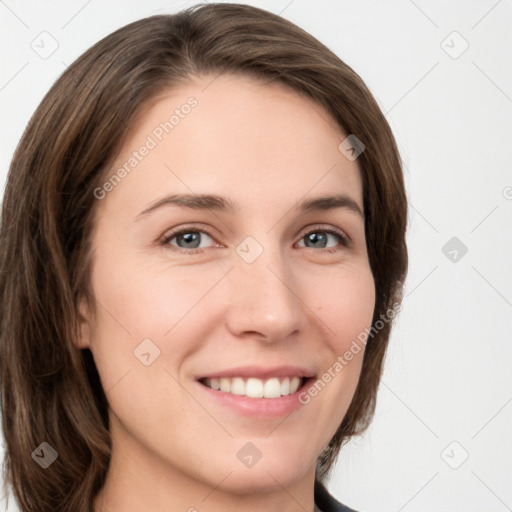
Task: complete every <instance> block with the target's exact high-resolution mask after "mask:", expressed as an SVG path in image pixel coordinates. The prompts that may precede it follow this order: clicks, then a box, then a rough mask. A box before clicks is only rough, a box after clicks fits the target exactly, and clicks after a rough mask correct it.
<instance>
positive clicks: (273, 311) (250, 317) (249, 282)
mask: <svg viewBox="0 0 512 512" xmlns="http://www.w3.org/2000/svg"><path fill="white" fill-rule="evenodd" d="M234 267H235V268H234V269H233V270H232V271H231V272H230V273H229V275H228V287H227V288H228V293H229V296H230V299H229V306H228V309H227V326H228V329H229V330H230V332H231V333H232V334H233V335H234V336H237V337H246V338H248V337H253V338H254V337H256V338H259V339H263V340H264V341H266V342H268V343H275V342H278V341H279V340H284V339H287V338H289V337H290V336H291V335H292V334H294V333H296V332H297V331H298V330H299V327H300V325H299V324H300V321H301V319H302V318H304V315H303V314H301V304H302V302H301V300H300V298H299V297H298V296H297V292H296V291H295V286H294V281H295V279H294V278H293V272H292V270H293V269H292V268H291V267H290V265H289V264H287V262H286V261H285V260H284V259H283V257H282V254H281V252H280V251H279V249H276V250H272V251H271V250H269V249H265V250H264V251H263V253H262V254H261V255H260V256H259V257H258V258H257V259H256V260H255V261H253V262H252V263H248V262H247V261H244V259H243V258H240V257H238V256H236V261H235V264H234Z"/></svg>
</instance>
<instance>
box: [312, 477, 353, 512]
mask: <svg viewBox="0 0 512 512" xmlns="http://www.w3.org/2000/svg"><path fill="white" fill-rule="evenodd" d="M315 503H316V505H317V507H318V508H319V509H320V510H321V511H322V512H356V511H355V510H353V509H351V508H348V507H347V506H345V505H343V504H342V503H340V502H339V501H337V500H335V499H334V498H333V497H332V496H331V495H330V494H329V491H328V490H327V488H326V487H325V485H324V484H323V483H322V482H320V481H319V480H315Z"/></svg>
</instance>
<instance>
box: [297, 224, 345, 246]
mask: <svg viewBox="0 0 512 512" xmlns="http://www.w3.org/2000/svg"><path fill="white" fill-rule="evenodd" d="M329 237H331V239H332V238H334V239H338V243H339V245H341V246H342V247H348V246H349V244H350V242H349V239H348V237H347V236H346V235H345V234H344V233H343V232H342V231H338V230H337V229H333V228H325V229H323V228H321V227H318V228H315V229H314V230H311V231H308V232H307V233H306V234H304V235H302V237H301V241H302V240H304V241H305V245H304V246H303V247H307V248H313V249H315V248H319V249H323V250H325V251H326V252H336V251H339V250H340V249H339V248H338V249H331V248H327V243H328V240H329ZM330 247H336V244H335V245H334V246H332V245H331V246H330Z"/></svg>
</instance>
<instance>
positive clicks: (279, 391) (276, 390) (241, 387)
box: [204, 377, 301, 398]
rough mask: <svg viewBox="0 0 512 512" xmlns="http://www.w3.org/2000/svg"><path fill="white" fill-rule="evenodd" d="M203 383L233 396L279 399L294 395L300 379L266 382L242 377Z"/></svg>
mask: <svg viewBox="0 0 512 512" xmlns="http://www.w3.org/2000/svg"><path fill="white" fill-rule="evenodd" d="M204 383H205V384H206V385H207V386H208V387H210V388H212V389H215V390H216V391H223V392H225V393H233V394H234V395H241V396H247V397H249V398H279V397H281V396H285V395H290V394H292V393H295V392H296V391H297V389H299V386H300V384H301V378H300V377H292V378H290V377H284V378H278V377H272V378H270V379H267V380H265V381H264V380H262V379H257V378H254V377H251V378H249V379H247V380H244V379H243V378H242V377H233V378H226V377H222V378H220V379H215V378H213V379H205V381H204Z"/></svg>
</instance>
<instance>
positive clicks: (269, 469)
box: [222, 448, 316, 494]
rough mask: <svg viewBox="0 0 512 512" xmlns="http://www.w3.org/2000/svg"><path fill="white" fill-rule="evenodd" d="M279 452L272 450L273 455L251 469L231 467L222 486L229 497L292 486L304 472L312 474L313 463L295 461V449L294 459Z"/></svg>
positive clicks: (297, 451) (261, 460)
mask: <svg viewBox="0 0 512 512" xmlns="http://www.w3.org/2000/svg"><path fill="white" fill-rule="evenodd" d="M276 452H277V453H276ZM279 452H280V450H276V451H275V452H274V453H273V454H265V455H263V456H262V457H261V459H260V460H259V461H258V462H256V463H255V464H254V465H253V466H252V467H244V466H243V464H242V463H240V464H237V465H236V467H235V468H233V467H232V468H231V471H232V473H231V474H230V475H229V477H228V478H226V480H225V481H224V482H223V483H222V488H223V489H224V490H225V491H228V492H232V493H233V494H250V493H262V492H273V491H279V490H282V488H283V487H285V488H289V487H291V486H293V485H294V484H296V483H297V482H299V481H300V480H301V479H303V478H304V477H305V476H306V475H307V473H308V471H310V472H311V473H312V474H314V469H315V462H316V461H315V460H311V461H310V460H308V461H306V460H305V458H304V457H302V458H299V455H300V449H299V448H297V450H296V451H295V453H296V454H297V456H296V457H290V454H289V453H279ZM237 462H238V461H237Z"/></svg>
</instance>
